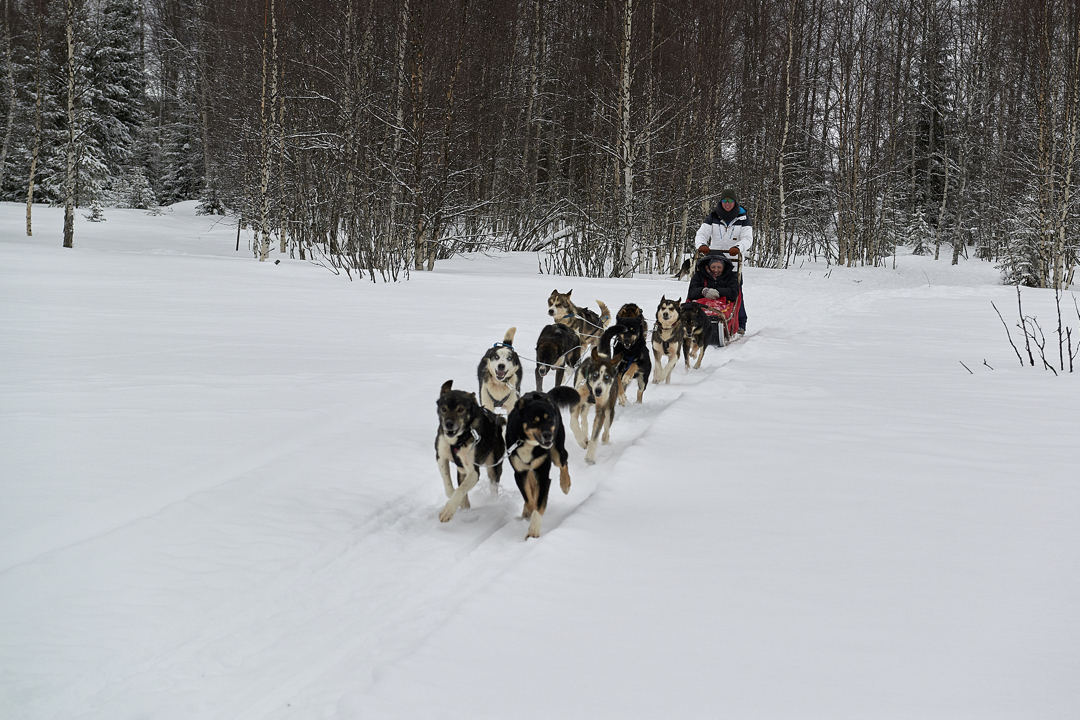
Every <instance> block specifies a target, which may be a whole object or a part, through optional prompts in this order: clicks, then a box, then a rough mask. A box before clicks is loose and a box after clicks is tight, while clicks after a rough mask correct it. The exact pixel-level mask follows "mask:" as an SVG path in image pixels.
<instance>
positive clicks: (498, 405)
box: [473, 390, 514, 432]
mask: <svg viewBox="0 0 1080 720" xmlns="http://www.w3.org/2000/svg"><path fill="white" fill-rule="evenodd" d="M513 393H514V391H513V390H511V391H510V392H508V393H506V395H504V396H503V399H502V400H496V399H495V396H494V395H491V391H488V395H491V401H492V402H493V403H495V407H497V408H501V407H502V406H503V403H504V402H506V401H507V400H509V399H510V396H511V395H512V394H513ZM473 432H476V431H475V430H474V431H473Z"/></svg>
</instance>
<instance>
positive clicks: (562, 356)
mask: <svg viewBox="0 0 1080 720" xmlns="http://www.w3.org/2000/svg"><path fill="white" fill-rule="evenodd" d="M580 359H581V344H580V343H579V342H578V335H577V333H576V332H574V331H573V330H571V329H570V328H568V327H567V326H565V325H560V324H559V323H552V324H550V325H547V326H545V327H544V329H543V330H541V331H540V337H539V338H537V340H536V390H537V392H542V391H543V389H544V378H545V377H546V376H547V374H548V372H550V371H551V370H552V369H554V370H555V384H556V385H562V381H563V374H564V373H565V372H566V371H567V370H569V371H570V372H573V368H574V366H575V365H577V363H578V360H580Z"/></svg>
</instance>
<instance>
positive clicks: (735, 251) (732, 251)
mask: <svg viewBox="0 0 1080 720" xmlns="http://www.w3.org/2000/svg"><path fill="white" fill-rule="evenodd" d="M728 252H729V253H730V254H732V255H738V254H739V246H738V245H733V246H732V247H730V248H728Z"/></svg>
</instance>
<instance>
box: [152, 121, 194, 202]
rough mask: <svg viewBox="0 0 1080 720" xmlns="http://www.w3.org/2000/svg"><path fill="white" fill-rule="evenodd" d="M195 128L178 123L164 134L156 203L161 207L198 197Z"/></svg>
mask: <svg viewBox="0 0 1080 720" xmlns="http://www.w3.org/2000/svg"><path fill="white" fill-rule="evenodd" d="M194 128H195V126H194V124H191V123H186V122H181V123H176V124H174V125H173V126H172V127H170V128H169V129H168V131H167V132H166V138H165V147H164V149H163V153H162V161H163V168H162V178H161V191H160V192H159V193H158V202H160V203H161V204H162V205H171V204H172V203H175V202H180V201H182V200H192V199H194V198H195V197H197V195H198V189H199V188H200V187H201V185H202V183H201V182H200V178H199V171H198V168H199V166H200V160H201V159H200V157H199V154H198V152H197V151H196V150H195V147H194V145H195V143H194V140H195V138H194V137H193V135H194Z"/></svg>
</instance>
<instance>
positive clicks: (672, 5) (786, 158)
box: [0, 0, 1080, 289]
mask: <svg viewBox="0 0 1080 720" xmlns="http://www.w3.org/2000/svg"><path fill="white" fill-rule="evenodd" d="M2 3H3V7H2V11H3V28H2V34H3V36H2V52H3V55H2V57H0V77H2V81H0V108H3V114H2V115H0V134H2V148H0V199H3V200H6V201H15V202H24V203H25V204H26V208H27V210H26V213H27V224H26V231H27V234H32V232H33V217H32V213H33V206H34V204H35V203H51V204H54V205H62V206H64V207H65V216H66V222H65V233H64V244H65V245H66V246H71V245H72V243H73V234H74V226H73V218H74V214H75V212H76V211H77V209H78V212H83V213H85V214H87V217H89V218H90V219H94V218H97V217H101V216H102V212H103V208H107V207H110V206H113V207H136V208H147V210H148V211H153V210H154V209H155V208H158V207H159V206H163V205H168V204H171V203H174V202H178V201H183V200H198V201H199V207H200V211H202V212H206V213H220V214H225V213H229V214H231V215H234V216H236V218H237V219H238V220H239V223H240V224H241V226H243V227H250V228H253V229H254V230H255V233H256V237H257V241H256V242H255V244H254V247H253V254H254V256H255V257H256V258H258V259H266V258H267V257H268V256H269V253H270V251H271V248H276V249H277V250H278V251H280V252H283V253H285V252H287V253H289V254H291V255H293V256H295V257H300V258H305V259H310V260H313V261H316V262H320V263H323V264H325V265H326V266H327V267H329V268H332V269H333V270H335V271H336V272H346V273H348V274H349V275H350V277H364V278H370V279H372V280H376V279H382V280H397V279H402V278H406V277H408V276H409V274H410V273H411V272H418V271H425V270H431V269H432V268H433V266H434V263H435V261H436V260H438V259H440V258H446V257H449V256H451V255H453V254H455V253H459V252H466V251H514V250H546V251H547V252H543V253H541V254H539V255H538V258H541V259H540V260H539V261H538V262H539V263H540V264H541V267H540V270H542V271H544V272H551V273H560V274H567V275H578V276H590V277H601V276H629V275H631V274H634V273H659V272H670V271H671V270H672V269H673V268H674V267H676V266H677V265H678V264H680V263H681V262H682V259H683V257H685V253H686V252H687V251H689V250H690V249H691V248H692V246H693V235H694V232H695V230H696V229H697V227H698V225H699V223H700V222H701V218H702V217H703V215H704V214H705V213H707V212H708V210H709V208H710V207H711V205H712V203H713V202H715V200H716V198H717V193H719V191H720V190H721V188H724V187H735V188H738V190H739V193H740V200H741V202H742V204H743V205H744V206H745V207H747V209H748V210H749V212H750V216H751V218H752V220H753V223H754V228H755V244H754V248H753V250H752V251H751V254H750V256H749V258H748V260H749V262H750V263H751V264H754V265H758V266H764V267H787V266H789V265H790V264H791V263H792V262H793V260H794V259H795V258H796V257H800V256H803V257H805V256H810V257H815V258H819V259H820V258H824V259H827V260H829V261H830V262H834V263H837V264H843V265H848V266H852V265H862V264H866V265H882V264H886V263H888V262H889V258H890V257H891V256H892V255H893V254H894V252H895V251H896V248H897V247H898V246H905V247H910V248H912V249H913V250H914V251H915V252H916V253H919V254H930V255H933V256H934V257H935V258H939V259H940V260H941V261H942V262H952V263H956V262H958V260H959V259H960V258H961V257H978V258H982V259H985V260H988V261H991V262H994V263H996V264H997V265H998V266H999V267H1000V268H1001V271H1002V277H1003V280H1004V282H1006V283H1012V284H1023V285H1029V286H1034V287H1044V288H1056V289H1065V288H1067V287H1069V286H1070V285H1071V284H1072V282H1073V276H1074V271H1075V267H1076V265H1077V262H1078V260H1077V253H1078V249H1080V205H1078V202H1077V199H1076V192H1075V185H1076V183H1077V180H1078V173H1080V157H1078V153H1077V149H1078V148H1077V143H1078V139H1080V117H1078V113H1080V0H855V1H852V0H744V1H742V2H733V1H731V0H708V1H705V0H678V2H670V0H667V1H665V0H571V1H567V0H335V1H329V0H304V2H293V0H231V1H226V2H210V0H2ZM82 208H86V210H81V209H82Z"/></svg>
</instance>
